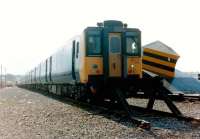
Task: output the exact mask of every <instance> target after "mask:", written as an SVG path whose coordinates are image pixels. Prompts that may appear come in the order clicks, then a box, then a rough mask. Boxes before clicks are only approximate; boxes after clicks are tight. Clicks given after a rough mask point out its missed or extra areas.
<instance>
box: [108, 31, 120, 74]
mask: <svg viewBox="0 0 200 139" xmlns="http://www.w3.org/2000/svg"><path fill="white" fill-rule="evenodd" d="M121 51H122V50H121V34H120V33H109V54H108V57H109V76H110V77H121V74H122V71H121V70H122V67H121V65H122V60H121V57H122V56H121V54H122V53H121Z"/></svg>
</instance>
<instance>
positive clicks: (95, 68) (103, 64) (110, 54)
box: [85, 20, 142, 85]
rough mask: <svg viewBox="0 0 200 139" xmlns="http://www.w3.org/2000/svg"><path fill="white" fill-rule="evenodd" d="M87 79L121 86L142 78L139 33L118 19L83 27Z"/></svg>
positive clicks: (96, 82)
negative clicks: (95, 25)
mask: <svg viewBox="0 0 200 139" xmlns="http://www.w3.org/2000/svg"><path fill="white" fill-rule="evenodd" d="M85 34H86V35H85V36H86V37H85V38H86V55H87V56H86V57H87V59H90V60H87V61H88V62H87V66H88V67H89V70H87V71H90V72H88V82H90V83H93V84H101V85H105V84H110V85H123V84H127V82H132V81H135V80H138V79H140V78H142V58H141V32H140V30H139V29H136V28H128V27H127V25H126V24H123V23H122V22H121V21H113V20H109V21H104V22H103V23H99V24H98V27H88V28H86V29H85Z"/></svg>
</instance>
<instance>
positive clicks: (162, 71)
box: [142, 41, 180, 78]
mask: <svg viewBox="0 0 200 139" xmlns="http://www.w3.org/2000/svg"><path fill="white" fill-rule="evenodd" d="M179 57H180V56H179V55H178V54H177V53H176V52H175V51H174V50H173V49H172V48H171V47H169V46H167V45H166V44H164V43H162V42H160V41H156V42H153V43H150V44H147V45H145V46H144V47H143V57H142V68H143V70H147V71H149V72H152V73H154V74H157V75H159V76H162V77H166V78H173V77H174V75H175V66H176V62H177V60H178V58H179Z"/></svg>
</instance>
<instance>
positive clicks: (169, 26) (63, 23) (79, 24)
mask: <svg viewBox="0 0 200 139" xmlns="http://www.w3.org/2000/svg"><path fill="white" fill-rule="evenodd" d="M110 19H112V20H113V19H114V20H121V21H123V22H125V23H127V24H128V26H129V27H134V28H139V29H140V30H141V31H142V44H143V45H145V44H147V43H150V42H153V41H155V40H160V41H162V42H164V43H165V44H167V45H168V46H170V47H172V48H173V49H174V50H175V51H176V52H177V53H178V54H179V55H180V56H181V57H180V59H179V61H178V63H177V68H178V69H180V70H182V71H200V51H199V50H200V1H199V0H0V63H2V64H3V65H4V66H5V67H7V70H8V72H9V73H13V74H24V72H26V71H27V70H29V69H31V68H32V67H34V66H35V65H37V64H38V63H40V61H42V60H44V59H45V58H47V57H48V56H49V55H50V54H52V53H53V52H54V51H56V49H58V48H59V47H61V46H62V45H64V43H65V42H66V41H67V40H68V39H70V38H71V37H73V36H75V35H78V34H80V33H81V32H82V31H83V29H84V28H85V27H87V26H96V23H97V22H102V21H104V20H110Z"/></svg>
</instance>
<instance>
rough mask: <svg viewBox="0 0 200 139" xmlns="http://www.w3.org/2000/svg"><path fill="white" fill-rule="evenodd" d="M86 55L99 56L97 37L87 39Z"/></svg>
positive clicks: (99, 45)
mask: <svg viewBox="0 0 200 139" xmlns="http://www.w3.org/2000/svg"><path fill="white" fill-rule="evenodd" d="M88 54H89V55H99V54H101V39H100V37H99V36H89V37H88Z"/></svg>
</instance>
